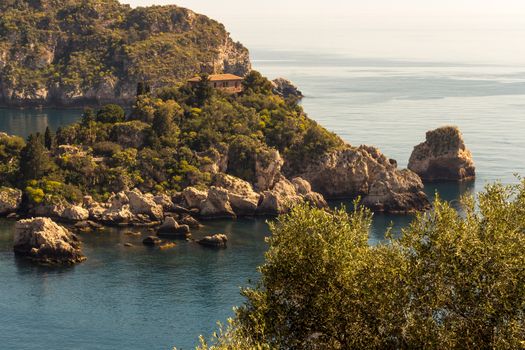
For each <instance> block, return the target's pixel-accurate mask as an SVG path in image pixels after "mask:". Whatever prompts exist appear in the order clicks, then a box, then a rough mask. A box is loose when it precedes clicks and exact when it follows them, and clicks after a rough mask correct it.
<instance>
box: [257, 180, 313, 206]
mask: <svg viewBox="0 0 525 350" xmlns="http://www.w3.org/2000/svg"><path fill="white" fill-rule="evenodd" d="M301 202H303V197H301V196H300V195H298V194H297V192H296V190H295V186H294V185H293V184H292V183H291V182H290V181H288V180H287V179H285V178H284V177H283V178H281V180H280V181H279V182H277V184H275V186H274V187H273V188H272V189H271V190H269V191H264V192H263V193H262V194H261V201H260V202H259V206H258V208H257V213H258V214H260V215H279V214H282V213H285V212H287V211H288V210H289V209H290V208H291V207H292V206H294V205H295V204H298V203H301Z"/></svg>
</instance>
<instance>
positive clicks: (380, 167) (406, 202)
mask: <svg viewBox="0 0 525 350" xmlns="http://www.w3.org/2000/svg"><path fill="white" fill-rule="evenodd" d="M299 176H301V177H302V178H304V179H306V180H307V181H309V182H310V183H311V185H312V189H313V190H314V191H317V192H319V193H321V194H323V195H324V196H325V197H326V198H329V199H337V198H356V197H358V196H360V197H361V198H362V203H363V204H364V205H366V206H367V207H370V208H371V209H373V210H374V211H380V212H389V213H409V212H414V211H420V210H425V209H428V208H429V207H430V203H429V201H428V198H427V196H426V195H425V193H424V192H423V183H422V182H421V179H420V178H419V176H417V174H415V173H414V172H412V171H410V170H406V169H404V170H399V169H398V168H397V162H396V161H395V160H392V159H389V158H387V157H386V156H385V155H383V154H382V153H381V151H379V150H378V149H377V148H375V147H371V146H360V147H352V146H350V145H346V146H344V147H342V148H340V149H337V150H334V151H332V152H329V153H327V154H325V155H324V156H323V157H321V158H320V159H319V160H318V161H316V162H312V163H311V164H308V166H307V167H306V169H305V170H304V171H303V173H301V174H300V175H299Z"/></svg>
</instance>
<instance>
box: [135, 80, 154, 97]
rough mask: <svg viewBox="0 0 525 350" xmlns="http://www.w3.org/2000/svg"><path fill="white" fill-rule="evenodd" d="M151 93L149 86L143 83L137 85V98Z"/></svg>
mask: <svg viewBox="0 0 525 350" xmlns="http://www.w3.org/2000/svg"><path fill="white" fill-rule="evenodd" d="M150 93H151V86H150V85H149V84H148V83H147V82H144V81H141V82H138V83H137V97H139V96H143V95H149V94H150Z"/></svg>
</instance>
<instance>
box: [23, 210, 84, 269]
mask: <svg viewBox="0 0 525 350" xmlns="http://www.w3.org/2000/svg"><path fill="white" fill-rule="evenodd" d="M14 252H15V254H17V255H20V256H24V257H28V258H30V259H31V260H33V261H36V262H39V263H43V264H60V265H62V264H65V265H71V264H76V263H79V262H82V261H84V260H85V259H86V258H85V256H84V255H83V254H82V252H81V249H80V241H79V240H78V238H77V237H76V236H75V235H74V234H72V233H71V232H69V231H68V230H67V229H65V228H64V227H62V226H59V225H57V224H56V223H55V222H53V221H52V220H51V219H48V218H36V219H28V220H21V221H18V222H17V223H16V226H15V236H14Z"/></svg>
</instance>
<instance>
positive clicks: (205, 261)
mask: <svg viewBox="0 0 525 350" xmlns="http://www.w3.org/2000/svg"><path fill="white" fill-rule="evenodd" d="M254 58H255V61H254V65H255V68H257V69H259V70H261V71H262V72H263V73H264V74H266V75H268V76H269V77H277V76H286V77H288V78H290V79H292V80H294V81H295V82H296V83H298V85H300V87H301V89H302V90H303V92H304V93H305V95H306V98H305V99H304V101H303V105H304V107H305V109H306V111H307V112H308V113H309V115H310V116H311V117H312V118H313V119H315V120H317V121H319V122H320V123H321V124H322V125H324V126H326V127H327V128H329V129H330V130H332V131H335V132H337V133H338V134H339V135H341V136H342V137H343V138H344V139H345V140H346V141H348V142H350V143H351V144H355V145H358V144H363V143H366V144H373V145H376V146H378V147H380V149H381V150H382V151H383V152H384V153H385V154H387V155H388V156H389V157H391V158H395V159H397V160H398V162H399V164H400V166H406V164H407V162H408V158H409V156H410V152H411V150H412V147H413V146H414V145H416V144H418V143H419V142H421V141H423V139H424V134H425V131H427V130H429V129H432V128H435V127H438V126H441V125H444V124H455V125H458V126H460V128H461V129H462V131H463V132H464V135H465V139H466V142H467V144H468V146H469V147H470V148H471V150H472V152H473V154H474V158H475V161H476V163H477V168H478V179H477V180H476V181H475V182H472V183H466V184H454V183H444V184H435V185H432V186H427V188H426V191H427V193H428V194H429V195H432V194H433V193H434V192H435V191H438V192H439V193H440V194H441V196H443V197H444V198H445V199H447V200H450V201H455V200H457V198H458V197H459V195H460V194H462V193H465V192H475V191H479V190H480V189H481V188H482V187H483V186H484V184H485V183H487V182H492V181H495V180H501V181H503V182H505V183H511V182H515V181H516V179H515V177H514V175H513V174H514V173H520V174H525V158H524V157H523V156H522V153H523V152H524V151H525V137H524V131H525V118H524V115H523V114H524V110H525V108H524V107H525V67H514V66H482V65H466V64H450V63H425V62H402V61H387V60H363V59H359V60H357V59H352V58H346V57H338V56H320V55H313V54H300V53H288V52H254ZM79 114H80V113H79V111H75V110H53V109H49V110H48V109H45V110H41V111H33V110H12V109H0V131H6V132H9V133H14V134H19V135H22V136H27V134H28V133H29V132H34V131H43V130H45V128H46V126H48V125H49V126H51V127H52V128H53V129H56V127H58V126H60V125H64V124H67V123H70V122H73V121H75V120H77V118H78V117H79ZM334 204H337V203H334ZM410 219H411V218H410V217H409V216H391V215H376V216H375V219H374V227H373V230H372V232H371V234H370V242H371V243H372V244H373V243H375V242H377V241H379V240H381V239H382V238H383V232H384V229H385V228H386V227H387V226H389V225H390V224H391V222H392V221H393V223H394V228H395V229H396V230H399V229H400V228H402V227H403V226H404V225H407V224H408V223H409V222H410ZM12 228H13V223H12V222H8V221H5V220H4V221H0V348H1V349H4V348H5V349H33V348H43V349H57V350H60V349H103V350H110V349H124V348H125V349H129V350H134V349H137V350H139V349H140V350H142V349H171V347H173V346H177V347H178V348H179V349H180V348H182V349H189V348H192V347H193V346H194V345H195V344H196V342H197V337H198V336H199V334H204V335H209V334H211V332H212V331H213V330H214V329H215V322H216V321H217V320H221V321H224V320H226V318H227V317H229V316H231V315H232V307H233V306H234V305H239V304H240V303H241V302H242V298H241V297H240V295H239V287H240V286H247V285H249V284H250V282H253V281H256V280H257V278H258V274H257V270H256V267H257V266H258V265H260V264H261V262H262V261H263V254H264V251H265V249H266V245H265V243H264V237H265V236H267V235H268V229H267V226H266V224H265V222H264V220H262V219H258V220H239V221H234V222H232V221H218V222H211V223H208V224H207V226H206V228H204V229H203V230H201V231H199V232H196V233H195V234H194V235H195V237H196V238H199V237H200V236H202V235H205V234H209V233H217V232H225V233H227V234H229V236H230V238H231V242H230V245H229V246H228V248H227V249H226V250H210V249H204V248H202V247H200V246H197V245H195V244H191V243H187V242H179V245H178V246H177V247H175V248H173V249H171V250H167V251H158V250H151V249H148V248H146V247H143V246H142V245H141V244H140V241H141V238H139V237H136V238H135V237H129V236H126V235H124V233H123V231H118V230H109V231H107V232H104V233H97V234H83V235H82V237H81V238H82V240H83V241H84V250H85V253H86V255H87V256H88V260H87V261H86V262H85V263H83V264H80V265H78V266H76V267H73V268H65V269H58V270H56V269H47V268H42V267H35V266H32V265H29V264H27V263H25V262H24V261H20V260H17V259H15V258H14V256H13V254H12V252H11V248H12V247H11V240H12ZM145 234H147V233H144V235H145ZM126 242H132V243H134V244H135V247H133V248H126V247H124V246H123V243H126Z"/></svg>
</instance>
